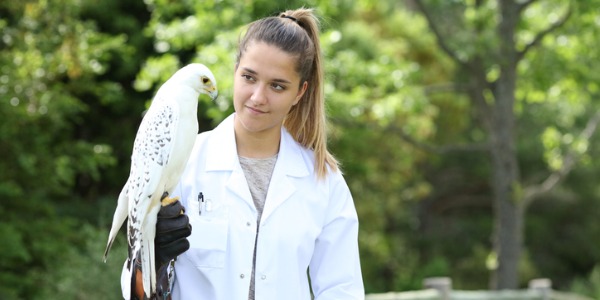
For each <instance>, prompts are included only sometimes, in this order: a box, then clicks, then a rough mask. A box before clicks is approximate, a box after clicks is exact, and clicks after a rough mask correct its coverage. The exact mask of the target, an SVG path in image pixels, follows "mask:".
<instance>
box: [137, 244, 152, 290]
mask: <svg viewBox="0 0 600 300" xmlns="http://www.w3.org/2000/svg"><path fill="white" fill-rule="evenodd" d="M149 240H150V239H144V240H143V241H142V248H141V251H140V254H141V256H142V257H141V258H142V280H143V286H144V291H145V292H146V296H147V297H148V299H150V295H152V294H154V293H155V292H156V269H155V268H156V266H155V261H154V242H149ZM152 241H154V239H152ZM146 270H150V271H146Z"/></svg>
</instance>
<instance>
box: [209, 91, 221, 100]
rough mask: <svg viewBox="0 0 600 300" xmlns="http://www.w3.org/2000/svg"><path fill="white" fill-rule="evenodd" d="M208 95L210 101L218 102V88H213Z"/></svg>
mask: <svg viewBox="0 0 600 300" xmlns="http://www.w3.org/2000/svg"><path fill="white" fill-rule="evenodd" d="M208 95H209V96H210V99H212V101H216V100H217V97H219V91H217V89H216V88H212V89H211V90H210V91H209V92H208Z"/></svg>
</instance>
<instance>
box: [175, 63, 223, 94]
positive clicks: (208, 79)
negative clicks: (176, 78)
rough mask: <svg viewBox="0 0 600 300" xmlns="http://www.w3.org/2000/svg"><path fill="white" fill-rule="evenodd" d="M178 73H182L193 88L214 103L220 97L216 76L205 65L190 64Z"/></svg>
mask: <svg viewBox="0 0 600 300" xmlns="http://www.w3.org/2000/svg"><path fill="white" fill-rule="evenodd" d="M177 73H181V74H182V75H183V76H184V80H185V81H186V82H187V83H188V84H189V85H190V86H191V87H193V88H194V89H195V90H196V91H198V92H199V93H200V94H206V95H208V96H210V98H211V99H212V100H213V101H214V100H215V99H217V96H218V95H219V91H218V90H217V81H216V80H215V76H214V75H213V73H212V72H211V71H210V69H209V68H207V67H206V66H205V65H203V64H199V63H193V64H189V65H187V66H185V67H183V68H181V70H179V71H178V72H177Z"/></svg>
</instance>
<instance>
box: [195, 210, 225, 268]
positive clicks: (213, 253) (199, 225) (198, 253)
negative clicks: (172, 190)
mask: <svg viewBox="0 0 600 300" xmlns="http://www.w3.org/2000/svg"><path fill="white" fill-rule="evenodd" d="M191 211H192V212H191V214H190V224H191V225H192V235H191V236H190V237H188V240H189V242H190V249H189V250H188V251H187V252H186V256H187V258H188V259H189V260H190V261H191V262H192V263H193V264H194V265H195V266H196V267H199V268H222V267H223V266H224V265H225V255H226V252H227V235H228V228H229V224H228V218H227V214H226V213H225V211H221V212H220V213H219V214H211V215H207V214H205V215H203V216H200V215H198V214H196V213H195V212H197V211H196V210H195V209H194V208H192V209H191Z"/></svg>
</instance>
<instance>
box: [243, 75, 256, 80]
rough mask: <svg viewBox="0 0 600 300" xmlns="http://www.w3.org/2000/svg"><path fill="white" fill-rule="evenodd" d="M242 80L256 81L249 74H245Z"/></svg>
mask: <svg viewBox="0 0 600 300" xmlns="http://www.w3.org/2000/svg"><path fill="white" fill-rule="evenodd" d="M242 78H244V79H245V80H246V81H254V78H252V76H250V75H248V74H243V75H242Z"/></svg>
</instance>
